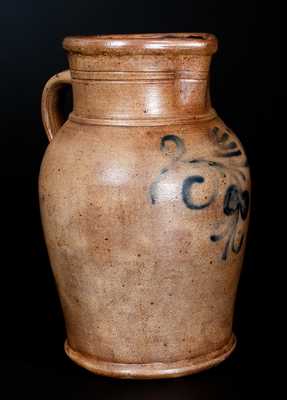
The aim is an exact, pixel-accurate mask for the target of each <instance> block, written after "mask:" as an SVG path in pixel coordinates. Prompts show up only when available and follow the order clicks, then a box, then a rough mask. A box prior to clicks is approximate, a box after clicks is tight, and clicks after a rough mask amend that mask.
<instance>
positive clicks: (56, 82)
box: [41, 70, 72, 142]
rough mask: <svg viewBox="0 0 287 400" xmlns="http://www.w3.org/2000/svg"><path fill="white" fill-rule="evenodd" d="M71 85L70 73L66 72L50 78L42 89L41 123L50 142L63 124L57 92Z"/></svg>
mask: <svg viewBox="0 0 287 400" xmlns="http://www.w3.org/2000/svg"><path fill="white" fill-rule="evenodd" d="M71 83H72V79H71V73H70V71H69V70H66V71H62V72H59V73H58V74H56V75H54V76H52V78H50V79H49V80H48V82H47V83H46V85H45V87H44V90H43V93H42V106H41V110H42V121H43V125H44V128H45V131H46V134H47V136H48V139H49V141H50V142H51V141H52V140H53V138H54V136H55V134H56V133H57V132H58V130H59V129H60V128H61V126H62V125H63V124H64V122H65V121H64V118H63V115H62V114H61V113H60V111H59V107H58V102H59V90H60V89H61V88H62V87H63V86H65V85H71Z"/></svg>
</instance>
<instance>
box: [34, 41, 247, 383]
mask: <svg viewBox="0 0 287 400" xmlns="http://www.w3.org/2000/svg"><path fill="white" fill-rule="evenodd" d="M64 47H65V49H66V50H67V52H68V57H69V65H70V70H69V71H64V72H62V73H60V74H57V75H55V76H54V77H53V78H51V80H50V81H48V83H47V85H46V87H45V89H44V93H43V101H42V113H43V122H44V126H45V129H46V132H47V135H48V137H49V140H50V144H49V146H48V148H47V151H46V153H45V156H44V159H43V163H42V167H41V172H40V180H39V187H40V205H41V215H42V222H43V229H44V233H45V239H46V243H47V247H48V252H49V257H50V261H51V265H52V269H53V273H54V276H55V279H56V283H57V287H58V291H59V295H60V299H61V304H62V307H63V311H64V317H65V322H66V328H67V341H66V344H65V349H66V352H67V354H68V355H69V357H71V358H72V359H73V360H74V361H75V362H77V363H78V364H80V365H82V366H83V367H85V368H87V369H89V370H91V371H93V372H95V373H98V374H104V375H109V376H115V377H122V378H143V379H147V378H160V377H170V376H173V377H175V376H180V375H187V374H191V373H194V372H198V371H200V370H203V369H206V368H209V367H211V366H213V365H215V364H217V363H219V362H220V361H222V360H223V359H224V358H226V357H227V356H228V355H229V354H230V352H231V351H232V350H233V348H234V346H235V338H234V336H233V334H232V319H233V308H234V301H235V296H236V290H237V285H238V280H239V276H240V270H241V266H242V261H243V254H244V248H245V241H246V233H247V225H248V219H249V211H248V210H249V197H250V194H249V192H250V178H249V170H248V164H247V160H246V156H245V154H244V151H243V149H242V146H241V144H240V142H239V140H238V138H237V137H236V136H235V134H234V133H233V132H232V131H231V130H230V129H228V128H227V127H226V126H225V124H224V122H222V120H221V119H220V118H219V117H218V116H217V114H216V112H215V111H214V109H212V107H211V103H210V97H209V88H208V76H209V65H210V61H211V57H212V54H213V53H214V52H215V51H216V48H217V41H216V38H215V37H214V36H212V35H209V34H162V35H161V34H156V35H121V36H117V35H114V36H91V37H70V38H66V39H65V41H64ZM66 84H72V88H73V99H74V107H73V112H72V113H71V114H70V116H69V119H68V121H66V122H65V123H64V125H62V123H63V122H62V120H61V116H60V115H59V113H58V111H57V100H58V94H57V93H58V89H59V88H61V87H62V86H63V85H66Z"/></svg>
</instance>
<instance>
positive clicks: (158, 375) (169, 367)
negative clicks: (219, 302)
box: [65, 334, 236, 379]
mask: <svg viewBox="0 0 287 400" xmlns="http://www.w3.org/2000/svg"><path fill="white" fill-rule="evenodd" d="M235 347H236V337H235V335H234V334H232V336H231V338H230V340H229V342H228V343H227V344H226V345H224V346H223V347H221V348H220V349H218V350H215V351H213V352H211V353H208V354H205V355H202V356H200V357H195V358H190V359H185V360H182V361H176V362H171V363H161V362H155V363H150V364H122V363H113V362H108V361H103V360H97V359H95V358H92V357H88V356H86V355H85V356H84V355H83V354H81V353H79V352H77V351H75V350H73V349H72V348H71V347H70V345H69V344H68V341H67V340H66V341H65V352H66V354H67V355H68V357H69V358H70V359H71V360H72V361H74V362H75V363H76V364H78V365H80V366H82V367H84V368H86V369H87V370H89V371H91V372H93V373H94V374H98V375H105V376H109V377H114V378H122V379H162V378H176V377H179V376H185V375H192V374H195V373H197V372H200V371H203V370H205V369H209V368H211V367H214V366H216V365H217V364H219V363H221V362H222V361H224V360H225V359H226V358H227V357H228V356H229V355H230V354H231V353H232V352H233V350H234V349H235Z"/></svg>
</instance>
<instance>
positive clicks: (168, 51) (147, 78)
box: [64, 35, 216, 125]
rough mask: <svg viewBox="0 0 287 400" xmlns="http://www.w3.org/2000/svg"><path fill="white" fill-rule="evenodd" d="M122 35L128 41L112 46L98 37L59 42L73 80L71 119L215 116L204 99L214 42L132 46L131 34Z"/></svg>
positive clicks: (142, 42)
mask: <svg viewBox="0 0 287 400" xmlns="http://www.w3.org/2000/svg"><path fill="white" fill-rule="evenodd" d="M124 36H125V38H126V37H128V39H122V36H121V38H120V39H118V41H117V43H115V41H112V39H107V38H106V39H104V38H103V37H101V39H100V40H99V39H97V38H96V39H94V37H92V38H89V37H88V38H87V37H86V38H84V39H78V38H68V39H66V40H65V41H64V47H65V48H66V49H67V50H68V52H69V53H68V56H69V65H70V70H71V75H72V80H73V82H72V84H73V95H74V96H73V97H74V109H73V113H72V116H73V117H74V118H81V119H84V120H87V121H89V120H91V121H92V120H102V121H105V120H106V121H113V122H114V124H117V123H121V121H126V122H127V124H132V123H133V121H136V122H137V124H140V123H141V121H142V124H143V125H144V124H145V123H147V124H149V122H152V121H158V123H159V124H161V123H164V121H175V123H176V121H177V120H184V119H193V118H194V119H200V118H208V117H209V116H210V115H211V114H213V113H214V112H213V110H212V107H211V104H210V96H209V67H210V61H211V55H212V53H213V52H214V51H215V44H214V40H212V39H210V38H209V42H208V40H207V39H206V41H205V42H204V43H202V42H203V39H201V38H200V39H194V38H192V39H189V42H186V41H183V43H178V37H176V38H177V40H176V42H177V43H176V45H175V43H174V41H171V39H165V40H162V39H159V40H156V41H155V42H154V39H146V37H145V39H144V40H142V39H141V37H140V40H139V44H135V39H133V40H131V39H130V35H124ZM134 37H137V35H133V38H134ZM113 38H114V36H113ZM79 40H80V42H79ZM167 40H168V43H167ZM191 40H192V41H193V42H192V45H190V41H191ZM215 40H216V39H215ZM109 41H110V42H111V43H107V42H109ZM136 41H137V40H136ZM170 41H171V44H170ZM164 42H165V46H164ZM181 42H182V41H181ZM207 42H208V43H207ZM81 43H82V47H79V46H80V44H81ZM152 44H153V46H152ZM181 46H182V47H181ZM184 46H186V47H187V48H185V47H184ZM117 121H119V122H117Z"/></svg>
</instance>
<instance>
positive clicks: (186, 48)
mask: <svg viewBox="0 0 287 400" xmlns="http://www.w3.org/2000/svg"><path fill="white" fill-rule="evenodd" d="M63 47H64V49H65V50H67V51H68V52H72V53H80V54H83V55H94V54H103V53H104V54H107V53H115V54H157V53H163V52H164V53H166V52H171V53H175V54H202V55H211V54H213V53H215V52H216V50H217V38H216V37H215V36H214V35H212V34H210V33H191V32H181V33H142V34H116V35H93V36H68V37H66V38H65V39H64V42H63Z"/></svg>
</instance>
